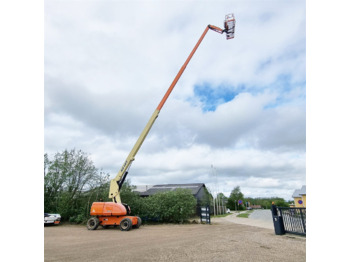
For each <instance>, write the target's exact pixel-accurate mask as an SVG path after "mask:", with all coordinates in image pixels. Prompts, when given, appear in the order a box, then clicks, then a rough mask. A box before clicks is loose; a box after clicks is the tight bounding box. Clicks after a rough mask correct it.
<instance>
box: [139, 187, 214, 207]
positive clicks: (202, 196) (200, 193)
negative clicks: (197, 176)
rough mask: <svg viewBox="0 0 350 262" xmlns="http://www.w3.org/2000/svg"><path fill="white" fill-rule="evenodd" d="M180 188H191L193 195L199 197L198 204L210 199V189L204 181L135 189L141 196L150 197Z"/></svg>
mask: <svg viewBox="0 0 350 262" xmlns="http://www.w3.org/2000/svg"><path fill="white" fill-rule="evenodd" d="M179 188H182V189H189V190H191V193H192V195H193V196H194V197H195V198H196V199H197V205H201V204H202V203H206V201H207V200H208V191H207V189H206V187H205V184H204V183H194V184H165V185H143V186H136V188H135V189H134V191H135V192H137V193H138V194H139V195H140V196H141V197H149V196H151V195H154V194H156V193H161V192H167V191H174V190H176V189H179Z"/></svg>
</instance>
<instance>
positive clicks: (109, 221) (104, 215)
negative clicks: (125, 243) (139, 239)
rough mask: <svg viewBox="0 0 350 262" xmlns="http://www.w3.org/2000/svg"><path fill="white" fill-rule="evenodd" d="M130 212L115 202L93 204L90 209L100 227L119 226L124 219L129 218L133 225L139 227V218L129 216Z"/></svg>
mask: <svg viewBox="0 0 350 262" xmlns="http://www.w3.org/2000/svg"><path fill="white" fill-rule="evenodd" d="M129 213H130V210H127V207H125V206H124V205H123V204H120V203H114V202H93V203H92V205H91V209H90V215H92V216H96V217H97V218H98V220H99V221H100V225H102V226H107V225H119V224H120V221H122V220H123V219H124V218H129V219H130V220H131V222H132V225H133V226H134V225H137V217H134V216H128V214H129Z"/></svg>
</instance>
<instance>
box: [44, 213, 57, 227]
mask: <svg viewBox="0 0 350 262" xmlns="http://www.w3.org/2000/svg"><path fill="white" fill-rule="evenodd" d="M60 222H61V215H60V214H49V213H44V225H45V224H55V225H58V224H59V223H60Z"/></svg>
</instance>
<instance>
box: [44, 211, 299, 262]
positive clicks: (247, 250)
mask: <svg viewBox="0 0 350 262" xmlns="http://www.w3.org/2000/svg"><path fill="white" fill-rule="evenodd" d="M254 216H259V217H260V218H262V217H263V216H264V215H263V214H262V213H261V214H258V213H256V214H255V215H254ZM271 220H272V219H271ZM247 221H250V222H247ZM252 221H253V222H255V225H254V226H252V225H248V224H243V223H251V222H252ZM262 221H263V219H252V218H236V217H235V215H233V214H232V215H229V216H227V217H224V218H215V219H213V223H212V224H211V225H203V224H184V225H173V224H168V225H167V224H165V225H145V226H144V225H143V226H141V227H140V228H139V229H133V230H130V231H127V232H122V231H120V230H119V229H118V228H109V229H102V228H101V227H99V228H98V229H97V230H94V231H89V230H87V229H86V227H85V226H81V225H64V224H62V225H58V226H50V227H45V230H44V236H45V238H44V243H45V247H44V251H45V253H44V256H45V261H77V262H78V261H79V262H80V261H152V262H153V261H169V262H170V261H201V262H203V261H239V262H244V261H247V262H248V261H249V262H251V261H263V262H265V261H276V262H277V261H278V262H280V261H286V262H288V261H291V262H294V261H305V260H306V245H305V242H306V238H302V237H294V236H287V235H284V236H277V235H275V233H274V230H272V229H269V228H265V227H264V225H265V226H266V225H267V224H268V223H267V221H265V222H262ZM237 222H239V223H237ZM259 223H260V224H259ZM270 223H272V222H270Z"/></svg>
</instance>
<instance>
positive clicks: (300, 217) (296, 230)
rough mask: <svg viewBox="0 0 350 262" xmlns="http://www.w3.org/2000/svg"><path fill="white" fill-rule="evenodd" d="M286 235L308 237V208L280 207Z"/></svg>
mask: <svg viewBox="0 0 350 262" xmlns="http://www.w3.org/2000/svg"><path fill="white" fill-rule="evenodd" d="M278 209H279V212H280V214H281V216H282V219H283V225H284V230H285V231H286V233H293V234H298V235H304V236H305V235H306V208H298V207H293V208H288V207H278Z"/></svg>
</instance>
